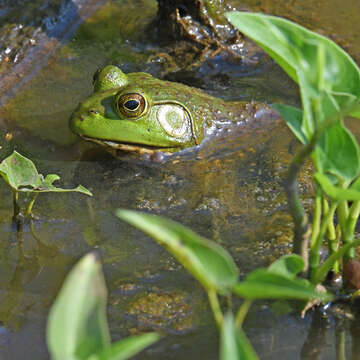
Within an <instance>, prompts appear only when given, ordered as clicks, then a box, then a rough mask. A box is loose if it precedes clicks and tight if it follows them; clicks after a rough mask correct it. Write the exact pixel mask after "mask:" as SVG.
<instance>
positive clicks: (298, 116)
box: [273, 104, 308, 144]
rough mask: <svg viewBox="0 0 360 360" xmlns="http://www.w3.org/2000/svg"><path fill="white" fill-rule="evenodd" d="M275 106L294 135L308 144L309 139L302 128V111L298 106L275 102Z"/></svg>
mask: <svg viewBox="0 0 360 360" xmlns="http://www.w3.org/2000/svg"><path fill="white" fill-rule="evenodd" d="M273 107H274V108H275V109H276V110H277V111H278V112H279V113H280V115H281V117H282V118H283V119H284V120H285V122H286V124H287V125H288V126H289V128H290V129H291V131H292V132H293V133H294V135H295V136H296V137H297V138H298V140H300V142H301V143H303V144H306V143H307V142H308V140H307V139H306V135H305V134H304V132H303V131H302V129H301V123H302V117H303V115H302V111H301V110H300V109H297V108H296V107H293V106H290V105H284V104H273Z"/></svg>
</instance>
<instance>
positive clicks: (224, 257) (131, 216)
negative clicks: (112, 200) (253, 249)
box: [116, 210, 239, 293]
mask: <svg viewBox="0 0 360 360" xmlns="http://www.w3.org/2000/svg"><path fill="white" fill-rule="evenodd" d="M116 215H117V216H118V217H119V218H120V219H123V220H125V221H127V222H128V223H129V224H132V225H134V226H135V227H137V228H138V229H140V230H142V231H144V232H145V233H147V234H148V235H150V236H151V237H153V238H154V239H155V240H156V241H157V242H158V243H159V244H160V245H163V246H164V247H165V248H166V249H167V250H168V251H169V252H170V253H171V254H172V255H173V256H174V257H175V258H176V259H177V260H178V261H179V262H180V263H181V264H182V265H183V266H184V267H185V269H186V270H187V271H189V272H190V273H191V274H192V275H193V276H194V277H195V278H196V279H197V280H198V281H199V282H200V283H201V284H202V285H203V286H204V288H205V289H206V290H208V289H215V290H216V291H217V292H220V293H228V292H229V290H230V289H231V288H232V287H233V285H234V284H235V283H236V281H237V279H238V274H239V270H238V268H237V267H236V265H235V263H234V261H233V259H232V257H231V256H230V255H229V253H228V252H227V251H226V250H225V249H224V248H222V247H221V246H220V245H218V244H216V243H214V242H212V241H209V240H207V239H205V238H203V237H201V236H199V235H197V234H195V233H194V232H193V231H191V230H190V229H188V228H186V227H185V226H183V225H180V224H178V223H176V222H174V221H170V220H166V219H164V218H162V217H160V216H154V215H149V214H143V213H139V212H135V211H130V210H117V211H116Z"/></svg>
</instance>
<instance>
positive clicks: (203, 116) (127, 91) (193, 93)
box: [70, 65, 264, 154]
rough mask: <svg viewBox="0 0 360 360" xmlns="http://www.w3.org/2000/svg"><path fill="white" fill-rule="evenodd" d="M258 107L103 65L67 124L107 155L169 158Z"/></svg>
mask: <svg viewBox="0 0 360 360" xmlns="http://www.w3.org/2000/svg"><path fill="white" fill-rule="evenodd" d="M259 109H264V105H263V104H249V103H244V102H225V101H223V100H221V99H217V98H214V97H212V96H210V95H208V94H206V93H204V92H203V91H201V90H199V89H196V88H192V87H189V86H186V85H183V84H179V83H174V82H169V81H162V80H159V79H156V78H154V77H152V76H151V75H149V74H146V73H130V74H124V73H123V72H122V71H121V70H120V69H119V68H118V67H116V66H113V65H109V66H106V67H105V68H104V69H102V70H101V71H98V72H97V73H96V74H95V76H94V93H93V95H92V96H91V97H90V98H88V99H87V100H85V101H84V102H82V103H80V104H79V106H78V108H77V109H76V110H75V112H74V113H73V115H72V117H71V120H70V127H71V129H72V131H73V132H75V133H76V134H78V135H80V136H81V137H82V138H84V139H85V140H90V141H93V142H96V143H99V144H101V145H104V146H106V147H107V148H110V149H115V150H124V151H135V152H138V153H140V154H144V153H150V154H153V153H154V152H164V153H172V152H176V151H179V150H181V149H184V148H188V147H193V146H196V145H199V144H200V143H201V142H202V141H203V139H204V138H205V137H206V136H209V135H211V134H212V133H213V132H214V131H216V129H218V128H221V127H224V126H226V125H229V124H230V123H233V122H238V123H245V122H246V121H248V120H249V119H253V118H254V117H255V114H256V112H257V111H258V110H259Z"/></svg>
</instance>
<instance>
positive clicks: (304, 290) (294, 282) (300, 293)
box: [233, 269, 331, 301]
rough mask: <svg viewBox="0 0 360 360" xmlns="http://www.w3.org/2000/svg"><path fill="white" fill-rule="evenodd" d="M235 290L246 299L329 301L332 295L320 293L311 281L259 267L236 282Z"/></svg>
mask: <svg viewBox="0 0 360 360" xmlns="http://www.w3.org/2000/svg"><path fill="white" fill-rule="evenodd" d="M233 292H234V293H235V294H237V295H240V296H241V297H243V298H246V299H298V300H307V301H308V300H313V299H318V300H320V301H327V300H330V299H331V295H329V294H323V293H319V292H317V291H316V290H315V287H314V286H313V285H312V284H310V282H309V281H307V280H305V279H300V278H293V279H291V278H289V277H286V276H282V275H279V274H277V273H272V272H269V271H268V270H267V269H257V270H254V271H252V272H251V273H250V274H248V275H247V276H246V277H245V280H244V281H242V282H240V283H238V284H236V285H235V286H234V288H233Z"/></svg>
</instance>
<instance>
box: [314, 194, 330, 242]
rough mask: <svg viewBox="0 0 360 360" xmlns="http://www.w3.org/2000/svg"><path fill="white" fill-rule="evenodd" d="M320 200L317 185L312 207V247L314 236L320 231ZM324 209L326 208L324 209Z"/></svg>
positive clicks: (320, 196)
mask: <svg viewBox="0 0 360 360" xmlns="http://www.w3.org/2000/svg"><path fill="white" fill-rule="evenodd" d="M321 200H322V191H321V189H320V188H319V187H317V188H316V194H315V209H314V218H313V225H312V233H311V240H310V247H312V246H313V245H314V243H315V241H316V238H317V236H318V234H319V231H320V223H321V211H322V206H321ZM324 211H326V210H324Z"/></svg>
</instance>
